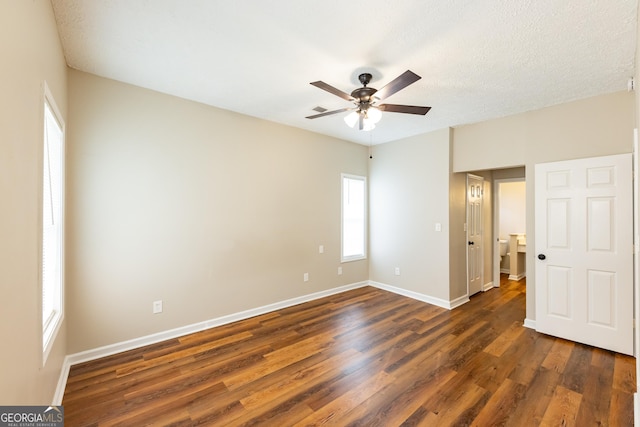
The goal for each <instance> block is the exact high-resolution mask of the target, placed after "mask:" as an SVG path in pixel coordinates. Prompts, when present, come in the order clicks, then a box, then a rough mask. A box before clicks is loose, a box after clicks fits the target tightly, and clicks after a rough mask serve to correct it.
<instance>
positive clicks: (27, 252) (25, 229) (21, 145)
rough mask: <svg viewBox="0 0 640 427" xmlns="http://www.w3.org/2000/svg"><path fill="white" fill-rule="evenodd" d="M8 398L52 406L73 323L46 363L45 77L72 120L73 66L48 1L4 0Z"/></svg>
mask: <svg viewBox="0 0 640 427" xmlns="http://www.w3.org/2000/svg"><path fill="white" fill-rule="evenodd" d="M0 52H1V53H2V66H1V67H0V94H2V96H0V199H1V200H2V209H0V236H1V237H0V295H2V297H1V298H0V342H1V343H2V351H0V365H1V366H2V368H1V369H0V404H1V405H11V404H24V405H27V404H30V405H35V404H50V403H52V402H53V395H54V390H55V387H56V384H57V381H58V377H59V374H60V369H61V366H62V361H63V358H64V355H65V354H66V325H65V324H64V323H63V326H62V329H61V331H60V334H59V335H58V338H57V340H56V341H55V343H54V346H53V349H52V350H51V353H50V355H49V358H48V360H47V363H46V365H45V366H44V367H42V359H41V357H42V356H41V355H42V338H41V337H42V327H41V325H40V322H41V315H40V310H41V294H40V292H41V291H40V289H41V285H40V273H39V271H40V268H41V262H40V251H41V248H40V244H39V242H40V237H39V236H40V235H41V225H40V224H41V221H42V219H41V214H40V205H41V200H42V190H41V188H42V172H41V167H42V144H43V139H42V138H43V137H42V135H43V124H42V123H43V83H44V81H46V82H47V84H48V86H49V89H50V90H51V92H52V94H53V96H54V98H55V100H56V103H57V104H58V107H59V108H60V110H61V114H62V115H63V116H65V118H66V111H67V98H66V96H67V87H66V84H67V82H66V65H65V62H64V58H63V56H62V49H61V46H60V43H59V40H58V34H57V30H56V26H55V20H54V17H53V12H52V9H51V4H50V2H48V1H2V2H0Z"/></svg>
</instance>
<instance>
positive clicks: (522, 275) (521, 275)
mask: <svg viewBox="0 0 640 427" xmlns="http://www.w3.org/2000/svg"><path fill="white" fill-rule="evenodd" d="M525 277H527V273H520V274H517V275H516V274H510V275H509V280H515V281H516V282H517V281H518V280H522V279H524V278H525Z"/></svg>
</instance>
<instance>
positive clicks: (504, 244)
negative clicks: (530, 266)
mask: <svg viewBox="0 0 640 427" xmlns="http://www.w3.org/2000/svg"><path fill="white" fill-rule="evenodd" d="M498 243H500V262H502V257H504V256H505V255H506V254H507V243H509V241H508V240H502V239H500V240H499V241H498Z"/></svg>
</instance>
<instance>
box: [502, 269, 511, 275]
mask: <svg viewBox="0 0 640 427" xmlns="http://www.w3.org/2000/svg"><path fill="white" fill-rule="evenodd" d="M500 273H504V274H511V269H509V268H501V269H500Z"/></svg>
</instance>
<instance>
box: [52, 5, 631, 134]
mask: <svg viewBox="0 0 640 427" xmlns="http://www.w3.org/2000/svg"><path fill="white" fill-rule="evenodd" d="M52 3H53V6H54V12H55V16H56V20H57V23H58V28H59V32H60V39H61V40H62V44H63V48H64V53H65V57H66V60H67V63H68V64H69V66H70V67H72V68H76V69H78V70H82V71H86V72H89V73H93V74H97V75H99V76H103V77H108V78H111V79H115V80H119V81H122V82H126V83H130V84H133V85H137V86H141V87H145V88H149V89H153V90H156V91H159V92H164V93H168V94H172V95H176V96H179V97H182V98H187V99H191V100H194V101H198V102H202V103H205V104H209V105H213V106H216V107H219V108H224V109H228V110H232V111H236V112H239V113H243V114H247V115H250V116H254V117H259V118H262V119H266V120H270V121H274V122H278V123H283V124H286V125H290V126H294V127H298V128H302V129H307V130H310V131H314V132H318V133H322V134H326V135H331V136H334V137H337V138H342V139H345V140H349V141H354V142H359V143H362V144H377V143H382V142H387V141H392V140H396V139H400V138H403V137H407V136H411V135H415V134H420V133H424V132H429V131H432V130H436V129H441V128H444V127H447V126H456V125H462V124H468V123H475V122H479V121H483V120H487V119H491V118H496V117H503V116H507V115H510V114H515V113H519V112H523V111H529V110H534V109H538V108H542V107H545V106H549V105H554V104H559V103H563V102H567V101H572V100H576V99H580V98H586V97H590V96H594V95H599V94H604V93H610V92H615V91H618V90H625V89H626V87H627V82H628V79H629V78H630V77H631V76H632V75H633V74H634V55H635V44H636V25H637V19H636V7H637V0H475V1H472V0H466V1H464V0H446V1H445V0H403V1H393V2H391V1H389V0H366V1H365V0H350V1H345V0H323V1H317V0H316V1H310V0H233V1H225V0H189V1H184V0H53V1H52ZM407 69H410V70H412V71H413V72H415V73H417V74H418V75H420V76H422V79H421V80H419V81H418V82H416V83H414V84H413V85H411V86H409V87H407V88H405V89H404V90H402V91H400V92H398V93H396V94H395V95H392V96H391V97H389V98H388V99H387V100H386V101H388V102H389V103H395V104H412V105H426V106H431V107H432V110H431V111H430V112H429V113H428V114H427V115H426V116H415V115H409V114H398V113H391V112H385V113H383V117H382V120H381V122H380V123H379V124H378V126H377V127H376V129H375V130H373V131H372V132H362V131H358V130H354V129H350V128H348V127H347V126H346V125H345V124H344V122H343V121H342V118H343V116H344V115H346V113H343V114H337V115H334V116H329V117H323V118H319V119H315V120H309V119H305V116H308V115H311V114H314V111H313V110H312V109H313V108H314V107H316V106H322V107H324V108H328V109H330V110H333V109H339V108H343V107H349V106H350V105H351V104H349V102H347V101H345V100H343V99H341V98H338V97H337V96H334V95H331V94H329V93H327V92H325V91H322V90H320V89H318V88H316V87H313V86H311V85H310V84H309V83H310V82H312V81H316V80H322V81H324V82H326V83H328V84H330V85H332V86H335V87H337V88H339V89H341V90H343V91H345V92H351V90H353V89H355V88H356V87H359V86H360V84H359V82H358V79H357V76H358V74H359V73H361V72H363V71H366V72H370V73H371V74H373V79H372V82H371V84H370V86H372V87H375V88H378V89H380V88H381V87H382V86H384V85H385V84H386V83H387V82H389V81H390V80H392V79H394V78H395V77H397V76H398V75H400V74H401V73H402V72H404V71H405V70H407Z"/></svg>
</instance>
